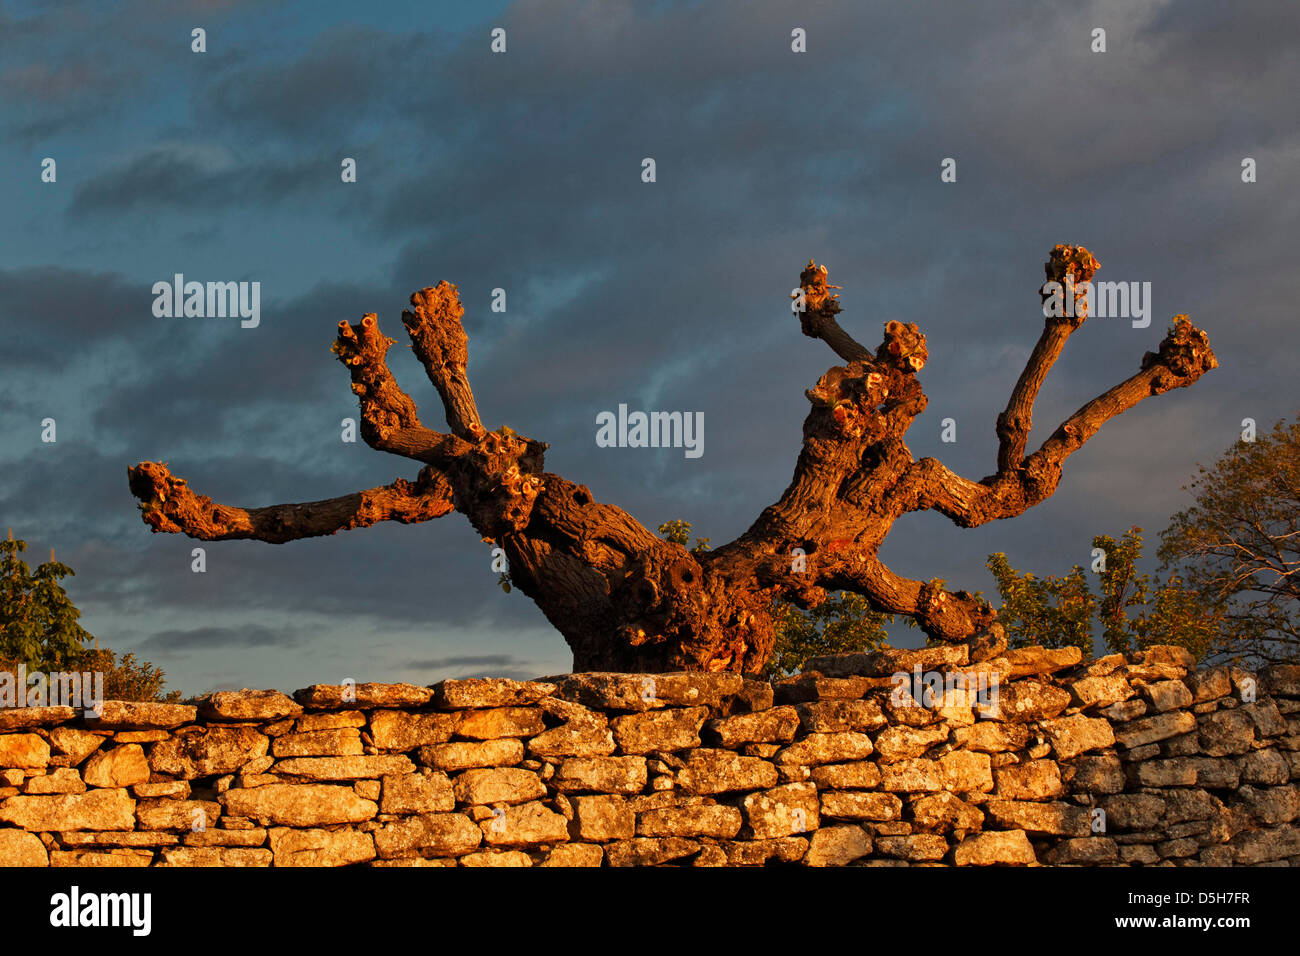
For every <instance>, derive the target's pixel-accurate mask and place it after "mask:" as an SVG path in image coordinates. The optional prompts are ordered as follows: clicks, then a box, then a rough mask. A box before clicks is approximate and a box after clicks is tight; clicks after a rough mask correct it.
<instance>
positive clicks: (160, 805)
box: [135, 799, 221, 831]
mask: <svg viewBox="0 0 1300 956" xmlns="http://www.w3.org/2000/svg"><path fill="white" fill-rule="evenodd" d="M135 818H136V820H138V821H139V825H140V827H142V828H143V829H145V830H185V831H193V830H195V829H202V830H207V829H209V828H211V827H214V826H216V824H217V821H218V820H219V819H220V818H221V804H219V803H215V802H213V801H211V800H165V799H164V800H141V801H140V802H139V803H137V804H136V806H135Z"/></svg>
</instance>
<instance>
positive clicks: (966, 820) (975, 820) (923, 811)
mask: <svg viewBox="0 0 1300 956" xmlns="http://www.w3.org/2000/svg"><path fill="white" fill-rule="evenodd" d="M912 820H913V822H914V823H915V824H916V825H917V826H918V827H925V828H927V829H931V830H938V831H940V832H947V831H948V830H963V831H966V830H978V829H980V828H981V827H982V826H983V825H984V812H983V811H982V810H980V808H979V807H977V806H975V805H973V804H970V803H967V802H966V801H965V800H963V799H961V797H957V796H954V795H953V794H951V793H936V794H934V795H932V796H926V797H919V798H918V799H917V800H916V802H915V803H913V804H912Z"/></svg>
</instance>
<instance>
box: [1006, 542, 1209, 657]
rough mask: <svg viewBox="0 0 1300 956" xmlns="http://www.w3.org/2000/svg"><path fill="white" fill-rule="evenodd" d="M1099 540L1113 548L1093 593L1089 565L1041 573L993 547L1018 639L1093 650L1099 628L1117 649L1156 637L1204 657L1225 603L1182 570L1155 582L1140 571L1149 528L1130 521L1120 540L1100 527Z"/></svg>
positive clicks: (1012, 633) (1015, 643)
mask: <svg viewBox="0 0 1300 956" xmlns="http://www.w3.org/2000/svg"><path fill="white" fill-rule="evenodd" d="M1092 546H1093V548H1094V549H1100V550H1101V551H1102V552H1103V553H1104V554H1105V566H1104V570H1101V571H1099V573H1098V582H1099V588H1100V591H1101V594H1100V596H1096V595H1094V594H1093V593H1092V588H1091V587H1090V586H1089V584H1088V575H1087V573H1086V572H1085V571H1084V569H1083V568H1081V567H1080V566H1078V565H1077V564H1076V565H1075V566H1074V567H1073V568H1072V569H1071V570H1070V571H1069V572H1068V573H1067V574H1064V575H1060V576H1057V575H1049V576H1048V577H1045V578H1039V577H1035V576H1034V575H1033V574H1030V573H1028V572H1020V571H1017V570H1016V569H1015V568H1013V567H1011V565H1010V564H1009V563H1008V561H1007V556H1006V555H1005V554H1002V553H1001V552H999V553H997V554H991V555H989V560H988V568H989V570H990V571H991V572H993V577H994V578H995V579H996V580H997V582H998V592H999V593H1000V594H1001V595H1002V607H1001V608H1000V609H999V610H998V621H999V622H1000V623H1001V624H1002V625H1003V626H1004V627H1005V628H1006V632H1007V640H1008V643H1009V644H1011V646H1012V647H1027V646H1031V645H1032V646H1042V647H1068V646H1071V645H1073V646H1074V647H1078V648H1079V649H1080V650H1082V651H1083V653H1084V655H1085V656H1091V655H1092V653H1093V648H1094V645H1095V631H1096V630H1098V629H1099V630H1100V636H1101V639H1102V642H1103V643H1104V644H1105V646H1106V647H1107V648H1108V649H1109V650H1110V651H1111V652H1112V653H1126V652H1129V651H1134V650H1139V649H1141V648H1144V647H1150V646H1151V645H1153V644H1172V645H1176V646H1178V647H1184V648H1186V649H1187V650H1188V651H1190V652H1191V653H1192V654H1194V655H1196V657H1197V658H1203V657H1205V656H1206V655H1207V654H1209V653H1210V651H1211V647H1212V645H1213V640H1214V636H1215V635H1216V634H1217V633H1218V632H1219V630H1220V627H1221V624H1222V617H1221V613H1220V609H1219V608H1218V606H1217V605H1215V604H1214V603H1212V602H1206V601H1204V600H1202V599H1201V597H1200V596H1199V595H1198V594H1197V593H1196V592H1194V591H1192V590H1190V589H1189V588H1187V587H1186V586H1185V585H1184V584H1183V582H1182V581H1181V580H1180V579H1179V578H1178V576H1177V575H1172V574H1171V575H1170V576H1169V577H1168V578H1167V579H1166V580H1165V581H1164V582H1163V583H1157V584H1153V583H1152V580H1151V576H1150V575H1148V574H1141V573H1138V570H1137V565H1138V562H1139V561H1140V560H1141V558H1142V529H1141V528H1138V527H1133V528H1130V529H1129V530H1128V531H1126V532H1125V533H1124V535H1123V536H1122V537H1120V538H1119V539H1118V540H1116V539H1115V538H1112V537H1111V536H1110V535H1107V534H1099V535H1097V536H1096V537H1095V538H1093V539H1092ZM1130 611H1131V612H1133V613H1132V614H1130ZM1094 619H1095V620H1094Z"/></svg>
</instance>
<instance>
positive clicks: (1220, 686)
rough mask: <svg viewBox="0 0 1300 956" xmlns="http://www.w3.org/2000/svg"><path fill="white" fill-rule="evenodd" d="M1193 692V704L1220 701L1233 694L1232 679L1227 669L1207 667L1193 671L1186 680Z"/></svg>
mask: <svg viewBox="0 0 1300 956" xmlns="http://www.w3.org/2000/svg"><path fill="white" fill-rule="evenodd" d="M1184 683H1186V685H1187V688H1188V690H1190V691H1191V692H1192V701H1193V703H1197V704H1203V703H1206V702H1207V701H1211V700H1219V699H1220V698H1222V697H1227V696H1228V695H1229V694H1231V693H1232V678H1231V677H1230V676H1229V675H1228V669H1227V668H1226V667H1205V668H1202V669H1201V670H1195V671H1192V672H1191V673H1189V674H1188V675H1187V677H1186V678H1185V680H1184Z"/></svg>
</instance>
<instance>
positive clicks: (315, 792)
mask: <svg viewBox="0 0 1300 956" xmlns="http://www.w3.org/2000/svg"><path fill="white" fill-rule="evenodd" d="M219 800H220V802H221V803H223V804H224V805H225V807H226V813H227V814H228V815H229V816H233V817H247V818H249V819H251V820H256V821H257V822H258V823H260V824H263V825H266V824H275V825H278V826H290V827H315V826H326V825H329V824H334V823H361V822H363V821H365V820H369V819H371V818H373V817H374V816H375V814H376V813H378V812H379V808H378V806H376V804H375V803H374V801H372V800H363V799H362V798H361V797H358V796H357V795H356V793H355V792H354V791H353V790H352V788H351V787H342V786H336V785H331V784H311V783H273V784H268V785H266V786H264V787H255V788H253V789H251V790H242V789H236V790H227V791H226V792H225V793H224V794H222V795H221V796H220V797H219Z"/></svg>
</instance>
